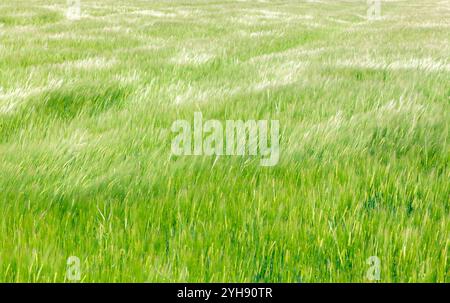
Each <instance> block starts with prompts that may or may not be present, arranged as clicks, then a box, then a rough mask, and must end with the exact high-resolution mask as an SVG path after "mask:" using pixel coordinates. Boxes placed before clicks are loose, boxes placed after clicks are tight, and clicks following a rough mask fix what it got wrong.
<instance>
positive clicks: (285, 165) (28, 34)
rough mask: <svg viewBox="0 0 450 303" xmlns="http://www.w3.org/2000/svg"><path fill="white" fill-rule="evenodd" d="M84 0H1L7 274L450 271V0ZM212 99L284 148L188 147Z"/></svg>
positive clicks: (89, 276)
mask: <svg viewBox="0 0 450 303" xmlns="http://www.w3.org/2000/svg"><path fill="white" fill-rule="evenodd" d="M67 8H68V4H67V3H66V1H65V0H55V1H50V0H2V1H1V2H0V281H1V282H72V279H70V275H69V276H68V275H67V272H68V258H70V257H72V256H75V257H76V258H78V260H79V261H80V262H79V266H80V268H79V271H80V276H79V279H76V280H79V282H450V276H449V273H450V266H449V246H450V241H449V239H450V200H449V197H450V185H449V184H450V182H449V180H450V167H449V163H450V141H449V121H450V59H449V58H450V35H449V32H450V1H443V0H421V1H406V0H405V1H401V0H397V1H394V0H391V1H388V0H384V1H381V12H380V13H381V14H380V16H379V18H376V19H371V18H368V16H367V11H368V4H367V2H366V1H365V0H361V1H357V0H354V1H331V0H329V1H328V0H321V1H301V0H297V1H294V0H286V1H281V0H276V1H245V0H241V1H237V0H236V1H231V0H218V1H212V0H173V1H149V0H81V10H80V11H81V16H80V18H79V20H70V19H68V18H67V16H66V13H67ZM195 112H201V113H202V115H203V117H204V119H217V120H220V121H225V120H278V121H279V124H280V159H279V162H278V163H277V165H275V166H273V167H261V166H260V165H259V157H258V156H221V157H215V156H206V155H200V156H173V155H172V154H171V142H172V140H173V134H172V132H171V125H172V123H173V122H174V121H176V120H179V119H183V120H188V121H192V120H193V117H194V113H195ZM368 260H377V261H376V262H375V263H371V262H368ZM69 265H70V266H71V264H69ZM374 266H378V269H379V270H378V273H379V275H378V277H376V278H375V279H373V278H371V273H372V274H373V272H374V271H373V269H374ZM372 277H373V275H372Z"/></svg>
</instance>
